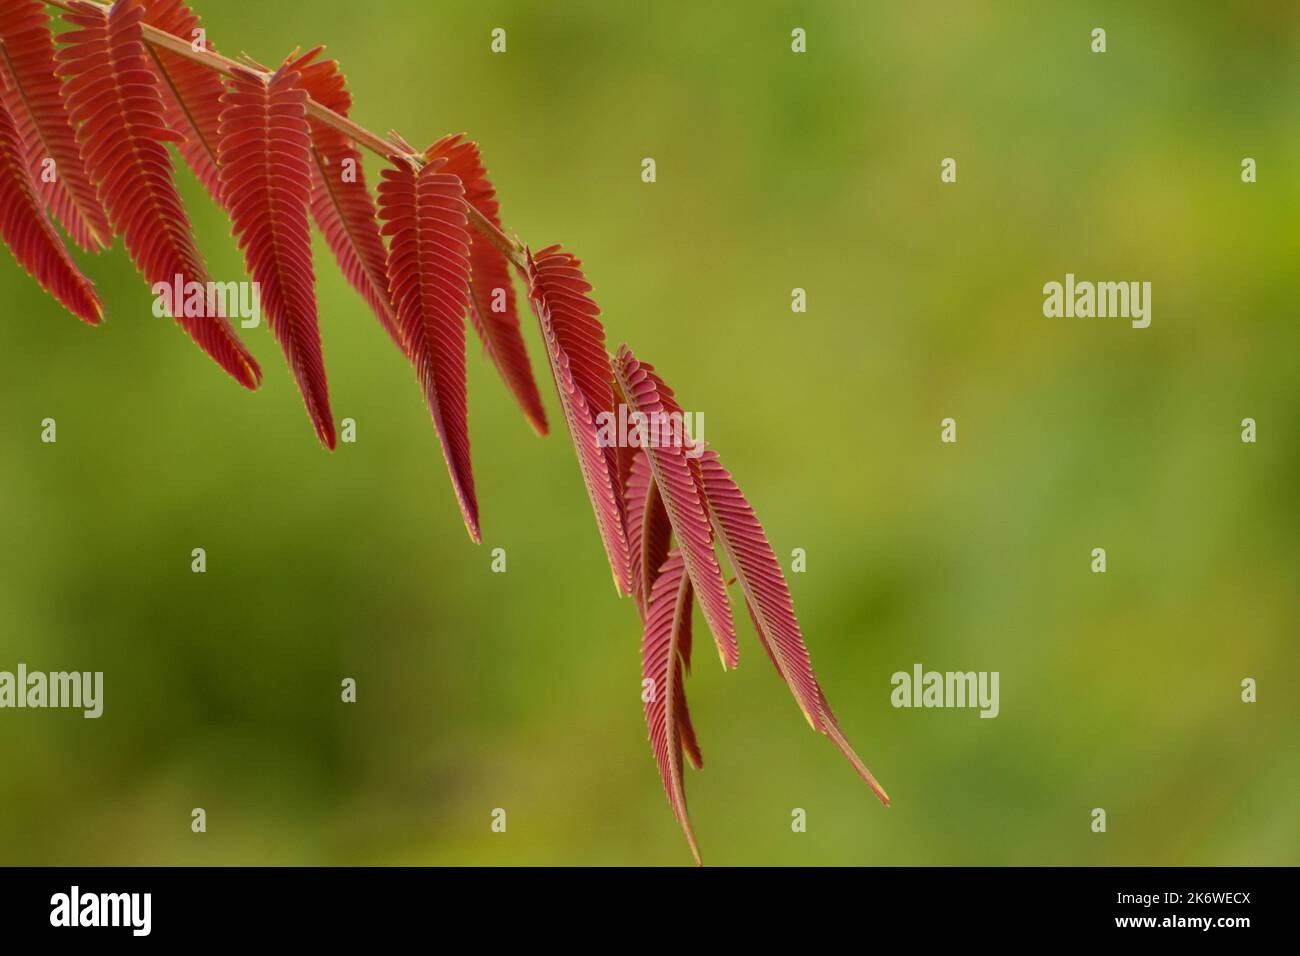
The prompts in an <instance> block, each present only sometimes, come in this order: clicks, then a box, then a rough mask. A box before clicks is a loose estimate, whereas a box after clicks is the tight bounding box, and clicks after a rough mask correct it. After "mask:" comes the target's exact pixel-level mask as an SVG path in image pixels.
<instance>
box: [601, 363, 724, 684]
mask: <svg viewBox="0 0 1300 956" xmlns="http://www.w3.org/2000/svg"><path fill="white" fill-rule="evenodd" d="M614 373H615V375H616V376H617V377H618V384H619V387H620V388H621V389H622V392H623V395H624V396H626V398H627V403H628V408H629V410H630V412H631V413H639V414H640V415H642V416H644V419H643V420H644V421H645V422H647V423H650V428H649V429H648V430H647V431H649V430H653V429H654V428H655V424H654V423H655V422H656V421H659V420H660V419H659V418H657V417H656V416H660V417H661V416H664V415H667V414H671V413H673V412H677V413H679V414H680V409H678V408H677V404H676V402H675V401H674V400H673V397H672V392H671V391H670V390H669V389H668V388H667V387H666V386H664V385H663V383H662V382H661V381H660V380H659V378H658V376H656V375H655V374H654V368H653V367H652V366H650V365H643V364H641V363H640V362H638V361H637V359H636V357H635V356H634V355H633V354H632V352H631V351H630V350H629V349H628V348H627V346H622V347H621V348H620V349H619V350H618V361H617V362H616V363H615V367H614ZM645 437H646V438H647V439H648V438H649V437H650V436H649V434H648V433H647V435H646V436H645ZM683 437H684V433H683ZM646 445H647V447H645V448H643V451H644V452H645V454H646V457H647V458H648V459H649V461H650V470H651V472H652V474H653V475H654V480H655V484H656V485H658V486H659V494H660V495H661V496H662V497H663V502H664V508H665V510H666V511H667V512H668V520H669V521H670V522H671V523H672V526H673V533H674V534H675V535H676V538H677V544H678V547H680V548H681V552H682V558H683V560H684V561H685V563H686V570H687V573H688V574H689V575H690V578H691V584H692V585H693V586H694V588H695V593H696V594H697V595H698V596H699V599H700V608H701V609H702V610H703V611H704V619H705V620H706V621H707V622H708V624H709V629H710V630H711V631H712V632H713V638H714V640H715V641H716V642H717V645H718V655H719V656H720V657H721V658H722V666H723V667H724V668H726V667H735V666H736V663H737V661H738V660H739V650H738V648H737V646H736V631H735V627H734V626H733V624H732V621H731V602H730V601H729V600H728V599H727V586H726V583H725V582H724V581H723V579H722V569H721V567H720V566H719V565H718V558H717V555H716V554H714V552H713V529H712V527H711V526H710V524H709V516H708V513H707V512H706V511H705V507H704V499H703V495H702V494H701V493H700V486H699V482H698V478H697V476H696V474H695V472H694V470H693V468H692V464H691V458H690V457H688V455H687V452H688V450H689V449H688V448H687V446H686V445H685V444H684V443H674V442H659V441H647V442H646Z"/></svg>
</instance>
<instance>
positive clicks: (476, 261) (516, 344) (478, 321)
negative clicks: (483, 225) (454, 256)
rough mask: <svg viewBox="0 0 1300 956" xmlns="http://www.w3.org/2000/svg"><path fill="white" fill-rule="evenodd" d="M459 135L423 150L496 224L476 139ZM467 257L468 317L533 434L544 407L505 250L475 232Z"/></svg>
mask: <svg viewBox="0 0 1300 956" xmlns="http://www.w3.org/2000/svg"><path fill="white" fill-rule="evenodd" d="M464 137H465V134H464V133H457V134H454V135H452V136H447V137H444V138H443V139H441V140H439V141H438V142H437V143H435V144H434V145H433V147H432V148H431V149H430V150H429V156H430V158H433V157H437V156H442V157H445V158H446V160H447V166H446V170H445V171H446V172H449V173H454V174H455V175H457V176H459V177H460V181H461V183H462V184H463V185H464V187H465V201H466V202H468V203H469V204H470V205H471V206H473V207H474V208H475V209H476V210H478V212H479V213H480V214H481V215H482V216H483V218H485V219H487V220H488V221H489V222H490V223H492V225H494V226H496V227H497V228H498V229H500V228H501V204H500V203H499V202H497V198H496V189H495V187H493V185H492V183H491V181H490V180H489V179H488V177H487V170H486V169H484V168H483V161H482V159H481V158H480V156H479V149H478V144H477V143H475V142H473V141H472V140H465V138H464ZM469 258H470V298H469V317H470V322H471V324H473V326H474V331H475V332H477V333H478V337H479V339H480V340H482V342H483V348H484V350H485V351H486V352H487V355H488V358H489V359H490V360H491V361H492V364H493V365H495V366H496V369H497V372H498V373H499V374H500V375H501V378H502V380H503V381H504V382H505V383H506V387H507V388H509V389H510V391H511V393H512V394H513V395H514V397H515V401H516V402H518V403H519V407H520V408H521V409H523V412H524V416H525V417H526V418H527V419H528V422H529V424H530V425H532V426H533V430H534V431H536V432H537V434H539V435H545V434H546V433H547V424H546V411H545V409H543V408H542V397H541V395H539V394H538V392H537V382H536V381H535V380H534V378H533V367H532V364H531V363H530V362H529V360H528V350H527V349H526V348H525V347H524V336H523V332H522V331H521V330H520V328H519V311H518V308H517V306H516V303H515V287H514V283H513V282H512V281H511V278H510V263H509V261H507V259H506V257H505V253H503V252H502V251H501V250H500V249H498V248H497V247H496V246H494V245H493V244H492V243H491V242H490V241H489V240H488V239H487V238H486V237H485V236H483V235H482V234H481V233H479V232H475V233H474V234H473V235H471V236H470V244H469Z"/></svg>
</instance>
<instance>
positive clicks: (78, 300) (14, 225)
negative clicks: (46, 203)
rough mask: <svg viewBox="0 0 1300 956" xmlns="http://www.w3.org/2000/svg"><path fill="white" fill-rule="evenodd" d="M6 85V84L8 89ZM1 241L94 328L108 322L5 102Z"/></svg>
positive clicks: (0, 136) (0, 143) (0, 150)
mask: <svg viewBox="0 0 1300 956" xmlns="http://www.w3.org/2000/svg"><path fill="white" fill-rule="evenodd" d="M2 83H3V81H0V84H2ZM0 237H2V238H3V239H4V241H5V245H7V246H8V247H9V249H10V251H11V252H13V254H14V258H15V259H17V260H18V264H19V265H21V266H22V267H23V268H24V269H26V270H27V272H28V273H29V274H30V275H31V276H32V277H33V278H35V279H36V281H37V282H39V283H40V284H41V287H42V288H44V289H45V291H46V292H48V293H49V294H50V295H52V296H54V298H56V299H58V300H59V301H60V302H62V303H63V304H64V305H65V306H66V307H67V308H68V309H69V310H70V311H71V312H72V313H73V314H74V315H76V316H79V317H80V318H82V319H84V320H85V321H86V322H89V323H90V324H91V325H98V324H99V320H100V319H101V318H102V316H103V308H102V307H101V306H100V303H99V297H98V296H97V295H95V287H94V285H93V284H92V283H91V281H90V280H89V279H87V278H86V277H85V276H83V275H82V274H81V272H80V271H79V270H78V269H77V266H76V265H75V264H74V263H73V261H72V258H71V257H70V256H69V255H68V250H67V249H65V248H64V247H63V242H62V241H61V240H60V239H59V236H58V233H56V232H55V231H54V226H52V225H51V224H50V221H49V220H48V219H47V218H45V209H44V208H43V206H42V205H41V201H40V198H39V197H38V196H37V195H36V187H35V184H34V183H33V182H32V178H31V174H30V173H29V172H28V167H27V150H26V147H25V145H24V144H23V141H22V137H21V136H20V135H19V133H18V127H17V125H16V124H15V123H14V120H13V117H12V116H10V115H9V109H8V107H6V106H5V104H4V101H3V99H2V98H0Z"/></svg>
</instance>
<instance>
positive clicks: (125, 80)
mask: <svg viewBox="0 0 1300 956" xmlns="http://www.w3.org/2000/svg"><path fill="white" fill-rule="evenodd" d="M143 13H144V11H143V8H142V7H141V6H140V0H118V2H117V3H116V4H115V5H114V6H113V7H112V9H111V11H110V10H109V9H108V8H106V7H101V6H99V5H98V4H95V3H79V4H78V5H77V12H75V13H68V14H65V19H66V20H67V21H68V22H69V23H70V24H72V25H73V26H74V27H77V28H78V29H74V30H70V31H67V32H65V33H63V34H62V35H61V36H60V40H62V41H63V42H65V43H66V44H67V46H65V47H64V48H63V49H62V50H60V51H59V60H60V66H59V72H60V73H61V74H62V75H63V77H64V83H63V91H64V95H65V96H66V98H67V103H68V112H69V114H70V116H71V117H72V120H73V125H74V127H75V129H76V132H77V139H78V141H79V142H80V143H81V149H82V155H83V156H84V157H85V158H86V167H87V170H88V172H89V173H90V175H91V178H92V179H93V180H94V181H95V183H96V185H97V186H98V187H99V194H100V196H101V197H102V198H103V200H104V205H105V206H106V207H107V209H108V215H109V220H110V221H111V222H112V224H113V228H114V229H115V230H116V231H117V232H119V233H121V234H122V236H123V239H124V241H125V243H126V249H127V252H129V253H130V254H131V259H132V261H134V262H135V264H136V267H137V268H139V270H140V271H141V272H142V273H143V274H144V277H145V280H146V281H147V282H149V283H150V284H151V285H157V284H160V283H163V284H166V285H168V286H171V285H172V284H173V282H174V281H175V279H176V276H178V275H179V276H180V277H181V280H182V282H183V283H184V284H188V283H190V282H197V283H199V284H201V285H204V286H206V284H207V282H208V274H207V270H206V269H205V268H204V266H203V260H202V258H201V257H200V255H199V252H198V249H197V248H196V247H195V245H194V238H193V235H192V233H191V229H190V220H189V217H188V216H187V215H186V213H185V207H184V206H183V205H182V204H181V198H180V196H179V195H178V194H177V192H176V186H175V184H174V183H173V182H172V167H171V160H170V158H169V157H168V155H167V149H166V147H164V146H163V144H162V140H168V139H173V138H174V134H171V133H169V132H168V131H167V130H164V129H161V128H160V127H159V125H158V123H159V116H160V114H161V113H162V99H161V94H160V93H159V89H158V79H157V77H156V75H155V74H154V72H153V71H152V70H151V69H150V67H149V61H148V59H147V55H146V53H145V44H144V38H143V33H142V32H141V29H140V21H141V18H142V17H143ZM174 311H176V312H178V313H180V314H179V315H177V316H176V321H177V323H178V324H179V325H180V326H181V327H182V328H183V329H184V330H185V331H186V332H187V333H189V335H190V337H191V338H192V339H194V341H195V342H197V343H198V345H199V347H200V348H202V349H203V350H204V351H205V352H207V353H208V354H209V355H210V356H212V357H213V358H214V359H215V360H216V361H217V364H219V365H220V366H221V367H222V368H223V369H225V370H226V371H227V372H228V373H229V374H230V375H232V376H233V377H234V378H235V379H236V380H237V381H238V382H239V383H240V384H241V385H243V386H244V387H245V388H249V389H254V388H256V387H257V385H258V382H259V381H260V379H261V375H262V373H261V370H260V369H259V368H258V367H257V362H256V361H254V359H253V357H252V356H251V355H250V354H249V353H248V351H247V350H246V349H245V348H244V346H243V343H241V342H240V341H239V339H238V338H237V337H236V335H235V333H234V330H233V329H231V327H230V325H229V324H228V323H227V322H226V321H225V320H224V319H222V318H218V317H215V316H214V317H211V318H206V317H202V316H190V315H185V309H184V308H177V309H175V310H174Z"/></svg>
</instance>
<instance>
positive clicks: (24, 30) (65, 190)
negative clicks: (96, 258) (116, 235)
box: [0, 0, 113, 252]
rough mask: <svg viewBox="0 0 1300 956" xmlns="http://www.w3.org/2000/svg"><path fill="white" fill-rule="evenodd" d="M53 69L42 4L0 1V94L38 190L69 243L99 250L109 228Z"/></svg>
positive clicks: (108, 241) (110, 232) (50, 39)
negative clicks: (1, 86) (2, 84)
mask: <svg viewBox="0 0 1300 956" xmlns="http://www.w3.org/2000/svg"><path fill="white" fill-rule="evenodd" d="M55 69H56V61H55V53H54V37H53V35H52V34H51V33H50V16H49V14H48V13H46V11H45V5H44V4H43V3H41V2H40V0H0V76H3V77H4V78H5V80H6V83H5V87H4V93H3V97H4V101H5V104H6V105H7V106H8V108H9V114H10V117H11V118H12V119H13V121H14V125H15V127H16V128H17V130H18V133H19V135H20V137H21V139H22V142H23V144H24V154H25V161H26V163H27V165H28V168H29V170H30V171H31V173H32V176H33V179H34V181H35V184H36V189H37V193H38V195H39V196H40V197H41V201H42V202H43V203H44V204H45V205H47V206H49V207H50V210H51V211H52V212H53V213H54V217H55V218H56V219H58V221H59V222H61V223H62V224H63V228H64V229H66V230H67V232H68V235H69V236H71V237H72V241H73V242H75V243H76V244H77V245H79V246H80V247H81V248H83V249H85V250H86V251H87V252H98V251H99V250H101V249H107V248H108V246H109V245H110V244H111V243H112V241H113V230H112V228H111V227H110V225H109V222H108V216H107V215H106V214H105V212H104V207H103V206H102V205H101V204H100V201H99V197H98V195H97V194H96V192H95V186H94V183H93V182H91V179H90V176H89V175H88V174H87V173H86V167H85V164H84V163H83V162H82V158H81V149H80V148H79V147H78V145H77V138H76V136H75V135H74V133H73V131H72V126H71V124H70V123H69V121H68V116H67V113H66V112H65V110H64V103H63V96H62V93H61V92H60V84H59V79H58V76H56V74H55ZM50 161H53V166H50V165H49V162H50Z"/></svg>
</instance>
